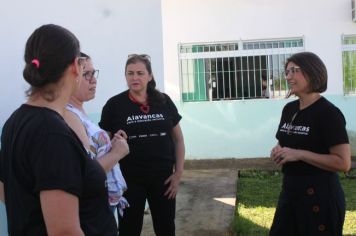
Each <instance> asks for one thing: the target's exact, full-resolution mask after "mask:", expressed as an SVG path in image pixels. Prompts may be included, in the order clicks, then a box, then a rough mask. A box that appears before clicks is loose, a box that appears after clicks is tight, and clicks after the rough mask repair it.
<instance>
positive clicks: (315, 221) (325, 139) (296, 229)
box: [270, 52, 351, 236]
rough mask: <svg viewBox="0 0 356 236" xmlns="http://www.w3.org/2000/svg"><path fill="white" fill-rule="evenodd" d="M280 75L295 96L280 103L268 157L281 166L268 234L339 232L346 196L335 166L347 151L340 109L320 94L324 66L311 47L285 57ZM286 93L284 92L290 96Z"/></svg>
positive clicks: (347, 158)
mask: <svg viewBox="0 0 356 236" xmlns="http://www.w3.org/2000/svg"><path fill="white" fill-rule="evenodd" d="M285 76H286V79H287V82H288V85H289V89H290V93H289V96H290V95H291V94H294V95H296V96H297V97H298V98H299V99H298V100H296V101H292V102H289V103H288V104H287V105H286V106H285V107H284V109H283V112H282V117H281V120H280V123H279V126H278V131H277V134H276V138H277V139H278V144H277V145H276V146H275V147H274V148H273V149H272V151H271V159H272V160H273V161H274V162H275V163H276V164H277V165H278V166H282V171H283V185H282V191H281V193H280V196H279V201H278V206H277V209H276V212H275V216H274V220H273V224H272V227H271V230H270V235H272V236H277V235H281V236H282V235H283V236H284V235H289V236H293V235H296V236H297V235H298V236H307V235H310V236H315V235H335V236H336V235H340V236H341V235H342V228H343V223H344V218H345V197H344V193H343V190H342V187H341V185H340V182H339V177H338V174H337V172H338V171H347V170H349V168H350V163H351V151H350V145H349V140H348V136H347V132H346V128H345V126H346V122H345V118H344V116H343V114H342V113H341V111H340V110H339V109H338V108H337V107H335V106H334V105H333V104H332V103H330V102H329V101H328V100H327V99H325V98H324V97H322V96H321V95H320V93H322V92H324V91H325V90H326V88H327V70H326V67H325V65H324V63H323V62H322V61H321V59H320V58H319V57H318V56H317V55H315V54H313V53H310V52H302V53H297V54H294V55H292V56H291V57H290V58H288V60H287V62H286V66H285ZM289 96H288V97H289Z"/></svg>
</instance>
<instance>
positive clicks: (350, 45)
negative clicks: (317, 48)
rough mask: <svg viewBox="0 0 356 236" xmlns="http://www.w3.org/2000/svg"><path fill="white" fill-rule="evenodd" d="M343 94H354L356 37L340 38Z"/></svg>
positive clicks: (355, 84) (355, 92) (355, 83)
mask: <svg viewBox="0 0 356 236" xmlns="http://www.w3.org/2000/svg"><path fill="white" fill-rule="evenodd" d="M342 65H343V82H344V94H345V95H352V94H356V35H348V36H347V35H343V36H342Z"/></svg>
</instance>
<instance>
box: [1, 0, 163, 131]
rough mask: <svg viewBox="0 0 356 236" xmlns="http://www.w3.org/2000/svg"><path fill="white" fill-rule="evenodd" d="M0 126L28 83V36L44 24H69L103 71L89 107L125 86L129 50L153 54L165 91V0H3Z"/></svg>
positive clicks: (95, 110)
mask: <svg viewBox="0 0 356 236" xmlns="http://www.w3.org/2000/svg"><path fill="white" fill-rule="evenodd" d="M0 3H1V4H0V5H1V7H0V19H1V20H0V40H1V43H0V65H1V66H0V68H1V73H0V81H1V84H2V86H0V94H1V96H0V111H1V112H0V128H1V127H2V126H3V123H4V122H5V120H6V119H7V118H8V116H9V115H10V114H11V112H12V111H13V110H14V109H16V108H17V107H18V106H19V105H20V104H21V103H23V102H24V101H25V96H24V91H25V90H26V89H27V88H28V85H27V83H26V82H25V81H24V80H23V77H22V70H23V67H24V62H23V54H24V47H25V43H26V40H27V38H28V37H29V36H30V34H31V33H32V32H33V31H34V30H35V29H36V28H37V27H39V26H40V25H42V24H48V23H54V24H58V25H61V26H64V27H66V28H68V29H69V30H70V31H72V32H73V33H74V34H75V35H76V36H77V37H78V38H79V40H80V42H81V46H82V50H83V51H84V52H86V53H88V54H89V55H90V56H91V57H92V58H93V60H94V64H95V66H96V67H97V68H98V69H99V70H100V74H99V79H98V86H97V95H96V99H95V100H93V101H91V102H89V103H88V104H87V105H86V107H87V111H88V112H89V113H100V112H101V108H102V106H103V105H104V103H105V102H106V101H107V99H108V98H109V97H111V96H113V95H114V94H117V93H118V92H121V91H123V90H124V89H126V82H125V78H124V66H125V62H126V59H127V55H128V54H132V53H146V54H149V55H151V58H152V66H153V72H154V75H155V78H156V81H157V85H158V88H160V89H162V90H163V48H162V23H161V20H162V17H161V2H160V0H149V1H147V0H130V1H123V0H119V1H115V0H88V1H84V0H61V1H47V0H32V1H20V0H12V1H5V0H0Z"/></svg>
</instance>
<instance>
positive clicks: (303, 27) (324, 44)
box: [162, 0, 356, 100]
mask: <svg viewBox="0 0 356 236" xmlns="http://www.w3.org/2000/svg"><path fill="white" fill-rule="evenodd" d="M162 17H163V20H162V22H163V45H164V58H165V60H164V62H165V64H164V66H165V72H164V75H165V76H164V77H165V91H166V92H167V93H168V94H170V95H172V96H173V98H174V99H175V100H180V87H179V86H180V81H179V68H178V65H179V63H178V48H177V45H178V43H192V42H212V41H234V40H240V39H242V40H250V39H257V40H259V39H270V38H288V37H304V39H305V41H304V43H305V49H306V51H312V52H314V53H316V54H318V55H319V56H320V57H321V59H322V60H323V61H324V62H325V64H326V66H327V68H328V73H329V86H328V90H327V92H326V94H331V95H334V94H342V93H343V91H342V64H341V62H342V60H341V59H342V58H341V56H342V54H341V35H342V34H356V23H353V22H352V20H351V1H350V0H312V1H310V0H299V1H295V0H269V1H266V0H248V1H246V0H223V1H216V0H194V1H191V0H169V1H162Z"/></svg>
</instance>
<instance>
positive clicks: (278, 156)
mask: <svg viewBox="0 0 356 236" xmlns="http://www.w3.org/2000/svg"><path fill="white" fill-rule="evenodd" d="M329 151H330V154H319V153H315V152H311V151H307V150H301V149H293V148H287V147H283V148H282V147H279V148H277V149H276V150H275V152H274V154H273V157H274V158H273V160H274V161H275V162H276V163H277V164H278V165H283V164H284V163H287V162H292V161H304V162H306V163H308V164H310V165H313V166H316V167H318V168H320V169H324V170H328V171H335V172H336V171H343V172H346V171H348V170H349V169H350V167H351V150H350V145H349V144H338V145H335V146H332V147H330V149H329Z"/></svg>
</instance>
